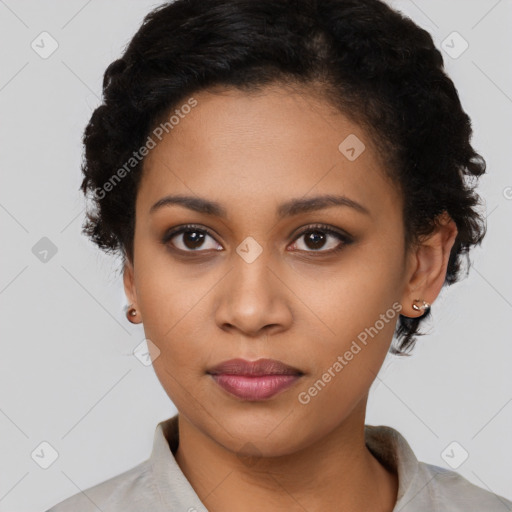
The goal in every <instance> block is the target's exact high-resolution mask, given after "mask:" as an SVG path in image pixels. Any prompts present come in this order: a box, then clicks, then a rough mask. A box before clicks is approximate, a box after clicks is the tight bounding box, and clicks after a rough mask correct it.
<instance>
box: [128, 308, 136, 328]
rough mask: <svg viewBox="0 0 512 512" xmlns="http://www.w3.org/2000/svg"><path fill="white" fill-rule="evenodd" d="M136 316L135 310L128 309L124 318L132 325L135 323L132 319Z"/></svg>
mask: <svg viewBox="0 0 512 512" xmlns="http://www.w3.org/2000/svg"><path fill="white" fill-rule="evenodd" d="M135 316H137V310H136V309H135V308H130V309H128V311H127V312H126V318H127V319H128V321H129V322H131V323H132V324H134V323H136V322H134V321H133V320H132V318H133V317H135Z"/></svg>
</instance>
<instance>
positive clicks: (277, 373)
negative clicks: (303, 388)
mask: <svg viewBox="0 0 512 512" xmlns="http://www.w3.org/2000/svg"><path fill="white" fill-rule="evenodd" d="M207 373H208V374H209V375H211V376H212V379H213V380H214V381H215V382H216V383H217V384H218V385H219V386H220V387H221V388H222V389H223V390H224V391H226V392H227V393H229V394H230V395H232V396H235V397H237V398H240V399H242V400H248V401H257V400H266V399H268V398H271V397H272V396H274V395H276V394H278V393H280V392H281V391H284V390H285V389H287V388H289V387H291V386H292V385H293V384H294V383H295V382H296V381H298V380H299V379H300V378H301V377H302V375H304V373H303V372H301V371H300V370H298V369H297V368H294V367H293V366H289V365H287V364H284V363H282V362H281V361H276V360H275V359H259V360H257V361H246V360H245V359H230V360H229V361H224V362H223V363H220V364H218V365H217V366H214V367H213V368H211V369H210V370H208V372H207Z"/></svg>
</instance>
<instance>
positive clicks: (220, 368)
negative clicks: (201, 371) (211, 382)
mask: <svg viewBox="0 0 512 512" xmlns="http://www.w3.org/2000/svg"><path fill="white" fill-rule="evenodd" d="M207 373H209V374H210V375H221V374H222V375H240V376H247V377H251V376H262V375H303V372H301V371H300V370H299V369H297V368H294V367H293V366H289V365H287V364H284V363H282V362H281V361H277V360H276V359H258V360H257V361H247V360H245V359H230V360H229V361H224V362H222V363H220V364H218V365H217V366H214V367H213V368H210V369H209V370H208V371H207Z"/></svg>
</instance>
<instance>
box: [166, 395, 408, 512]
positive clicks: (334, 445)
mask: <svg viewBox="0 0 512 512" xmlns="http://www.w3.org/2000/svg"><path fill="white" fill-rule="evenodd" d="M365 408H366V400H365V401H364V403H361V404H359V405H358V406H357V407H356V408H355V409H354V411H353V412H352V413H351V415H350V416H349V417H348V418H346V420H345V421H344V422H343V423H342V424H340V425H338V426H337V427H336V428H335V429H334V430H332V431H331V432H329V433H328V435H326V436H324V437H322V438H321V439H319V440H317V441H316V442H313V443H312V444H310V445H308V446H307V447H305V448H303V449H301V450H298V451H295V452H293V453H289V454H286V455H279V456H276V457H256V456H249V457H244V456H241V453H240V452H233V451H232V450H229V449H227V448H226V447H224V446H222V445H220V444H218V443H217V442H216V441H215V440H213V439H212V438H211V437H209V436H208V435H206V434H205V433H204V432H203V431H201V430H200V429H198V428H196V427H195V426H194V425H193V424H192V423H191V422H190V421H189V420H188V419H187V418H185V417H184V416H182V415H181V414H180V415H179V423H178V424H179V446H178V449H177V452H176V454H175V459H176V462H177V463H178V465H179V466H180V468H181V470H182V471H183V473H184V475H185V476H186V478H187V479H188V481H189V482H190V484H191V485H192V487H193V488H194V490H195V491H196V494H197V495H198V496H199V498H200V500H201V501H202V502H203V503H204V504H205V506H206V507H207V508H208V510H209V511H210V512H217V511H222V512H230V511H239V510H244V512H252V511H254V512H256V511H260V510H262V509H263V510H265V509H266V510H287V511H295V510H297V511H301V512H303V511H304V510H308V511H310V512H313V511H315V510H322V509H325V507H331V508H335V509H336V510H344V511H347V512H356V511H357V512H359V511H361V510H370V509H371V510H373V511H375V512H391V511H392V510H393V508H394V505H395V503H396V496H397V489H398V479H397V475H396V474H395V473H393V472H391V471H389V470H388V469H386V468H385V467H384V466H383V465H382V464H381V463H380V462H379V461H378V459H376V458H375V457H374V456H373V454H372V453H371V452H370V451H369V450H368V448H367V447H366V445H365V438H364V417H365Z"/></svg>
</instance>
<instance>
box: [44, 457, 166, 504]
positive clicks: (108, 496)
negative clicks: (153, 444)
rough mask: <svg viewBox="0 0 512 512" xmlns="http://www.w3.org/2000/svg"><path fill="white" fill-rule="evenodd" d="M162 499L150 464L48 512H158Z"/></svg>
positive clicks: (92, 488) (93, 488)
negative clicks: (145, 510) (146, 511)
mask: <svg viewBox="0 0 512 512" xmlns="http://www.w3.org/2000/svg"><path fill="white" fill-rule="evenodd" d="M159 505H160V499H159V493H158V489H157V488H156V486H155V483H154V479H153V474H152V466H151V461H149V460H146V461H144V462H141V463H140V464H138V465H137V466H135V467H133V468H132V469H129V470H128V471H125V472H123V473H121V474H119V475H117V476H114V477H112V478H109V479H108V480H105V481H104V482H101V483H99V484H96V485H94V486H92V487H89V488H87V489H85V490H84V491H81V492H78V493H76V494H74V495H72V496H70V497H69V498H67V499H65V500H64V501H61V502H60V503H58V504H56V505H55V506H53V507H52V508H50V509H49V510H47V511H46V512H97V511H98V510H105V511H106V510H108V511H109V512H115V511H117V510H119V511H123V512H132V511H133V512H135V511H140V510H144V509H145V508H146V507H149V509H151V510H154V511H157V510H159Z"/></svg>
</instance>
